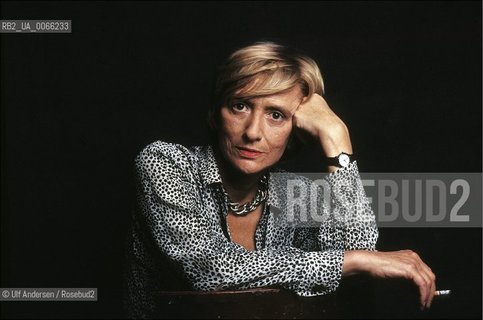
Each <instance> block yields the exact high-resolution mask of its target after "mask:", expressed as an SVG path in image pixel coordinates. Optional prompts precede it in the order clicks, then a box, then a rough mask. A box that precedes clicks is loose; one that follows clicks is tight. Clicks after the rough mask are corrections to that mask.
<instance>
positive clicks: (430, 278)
mask: <svg viewBox="0 0 483 320" xmlns="http://www.w3.org/2000/svg"><path fill="white" fill-rule="evenodd" d="M417 258H418V259H417V260H418V262H419V265H420V267H421V272H422V275H423V277H424V279H425V281H427V287H428V296H427V298H426V308H429V307H430V306H431V302H432V301H433V297H434V292H435V290H436V282H435V279H436V276H435V275H434V273H433V271H432V270H431V268H430V267H429V266H428V265H427V264H426V263H424V262H423V261H422V260H421V258H420V257H419V256H418V257H417Z"/></svg>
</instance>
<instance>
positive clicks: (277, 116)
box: [272, 112, 284, 121]
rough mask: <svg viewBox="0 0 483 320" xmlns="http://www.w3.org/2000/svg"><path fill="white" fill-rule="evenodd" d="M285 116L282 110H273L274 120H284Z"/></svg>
mask: <svg viewBox="0 0 483 320" xmlns="http://www.w3.org/2000/svg"><path fill="white" fill-rule="evenodd" d="M283 118H284V117H283V114H281V113H280V112H272V119H273V120H278V121H279V120H282V119H283Z"/></svg>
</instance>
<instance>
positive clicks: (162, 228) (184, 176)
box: [124, 141, 378, 318]
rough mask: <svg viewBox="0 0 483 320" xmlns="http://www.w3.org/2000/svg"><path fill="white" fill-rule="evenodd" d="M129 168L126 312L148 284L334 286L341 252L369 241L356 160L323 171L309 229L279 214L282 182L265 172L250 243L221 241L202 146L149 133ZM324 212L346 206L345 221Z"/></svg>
mask: <svg viewBox="0 0 483 320" xmlns="http://www.w3.org/2000/svg"><path fill="white" fill-rule="evenodd" d="M135 169H136V176H137V181H138V193H137V195H138V208H137V210H136V211H135V212H134V214H133V219H132V227H131V230H130V234H129V237H128V241H127V251H126V257H127V263H126V272H125V278H126V283H125V289H126V291H125V296H124V303H125V307H126V310H127V312H128V313H129V315H130V316H131V317H141V318H144V317H150V316H152V315H153V313H154V312H155V310H156V303H155V301H156V298H155V295H156V291H166V290H201V291H210V290H226V289H231V290H236V289H248V288H255V287H266V286H271V287H281V288H285V289H288V290H292V291H294V292H295V293H296V294H298V295H300V296H314V295H323V294H327V293H329V292H332V291H334V290H336V288H337V287H338V285H339V280H340V278H341V270H342V262H343V254H344V251H345V250H354V249H366V250H374V249H375V245H376V241H377V237H378V231H377V226H376V222H375V217H374V214H373V212H372V209H371V207H370V204H369V202H368V199H367V197H366V195H365V192H364V189H363V187H362V182H361V179H360V176H359V171H358V168H357V164H356V162H352V163H351V164H350V165H349V166H348V167H346V168H341V169H339V170H337V171H336V172H333V173H331V174H329V175H328V176H327V177H326V178H325V182H326V183H327V184H328V186H330V188H331V194H332V200H331V206H330V212H327V213H328V217H329V218H328V219H326V220H325V221H324V222H323V223H321V224H320V225H319V226H318V227H316V228H314V227H303V226H302V227H300V226H299V227H297V226H294V225H290V224H287V223H283V222H280V221H282V220H283V219H280V217H283V216H284V210H283V209H284V207H285V206H286V203H284V200H283V199H284V197H283V196H282V192H283V183H281V182H280V181H277V179H276V178H275V177H274V176H275V175H274V174H273V173H271V175H270V178H269V197H268V200H267V201H266V204H265V206H264V210H263V214H262V217H261V219H260V222H259V223H258V226H257V229H256V234H255V244H256V250H254V251H248V250H246V249H245V248H243V247H242V246H240V245H239V244H236V243H234V242H232V241H231V240H230V234H229V230H228V229H227V224H226V215H227V212H228V207H227V199H226V196H225V195H224V193H223V192H222V190H221V178H220V173H219V170H218V167H217V163H216V160H215V156H214V151H213V149H212V147H210V146H196V147H191V148H187V147H184V146H181V145H177V144H172V143H166V142H162V141H156V142H154V143H151V144H150V145H148V146H147V147H145V148H144V149H143V150H142V151H141V153H140V154H139V155H138V156H137V157H136V160H135ZM296 177H298V176H296ZM300 179H302V178H300ZM302 181H304V183H310V181H308V179H302ZM285 198H286V197H285ZM327 210H329V209H327ZM334 213H337V214H338V216H339V217H340V216H341V213H342V215H344V213H347V214H345V217H346V219H345V220H343V221H342V220H341V219H334V218H333V217H334V216H335V215H334ZM349 213H352V215H351V214H349ZM331 217H332V218H331ZM347 217H352V218H348V219H347Z"/></svg>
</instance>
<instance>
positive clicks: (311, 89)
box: [208, 42, 324, 130]
mask: <svg viewBox="0 0 483 320" xmlns="http://www.w3.org/2000/svg"><path fill="white" fill-rule="evenodd" d="M297 85H298V86H300V88H301V90H302V93H303V95H304V96H307V97H310V96H312V95H313V94H314V93H318V94H320V95H322V94H323V92H324V82H323V80H322V75H321V74H320V70H319V67H318V66H317V63H315V61H314V60H312V59H311V58H309V57H307V56H305V55H302V54H298V53H295V52H292V51H291V50H290V49H289V48H287V47H285V46H282V45H279V44H276V43H273V42H256V43H254V44H252V45H249V46H247V47H244V48H241V49H239V50H237V51H235V52H234V53H232V54H231V55H230V56H229V57H228V59H227V60H226V61H225V62H224V63H223V64H222V65H221V66H220V69H219V72H218V77H217V80H216V83H215V89H214V92H213V101H212V104H211V106H210V109H209V112H208V123H209V125H210V128H211V129H213V130H214V129H215V128H216V127H217V125H218V124H219V112H220V108H221V107H222V106H223V105H225V104H226V103H227V102H228V101H229V100H230V99H231V98H232V97H233V96H235V95H236V96H238V97H243V98H248V99H249V98H255V97H260V96H267V95H271V94H276V93H280V92H283V91H286V90H289V89H292V88H294V87H295V86H297Z"/></svg>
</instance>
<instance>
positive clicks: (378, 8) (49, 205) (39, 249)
mask: <svg viewBox="0 0 483 320" xmlns="http://www.w3.org/2000/svg"><path fill="white" fill-rule="evenodd" d="M1 18H2V19H70V20H72V26H73V32H72V33H71V34H2V35H1V36H0V39H1V112H2V114H1V121H2V126H1V128H2V132H1V139H2V142H1V145H2V163H1V165H2V167H1V181H2V199H1V206H2V207H1V208H2V216H1V244H2V252H1V254H2V255H1V261H2V263H1V268H2V269H1V287H52V288H55V287H95V288H98V294H99V301H98V302H97V303H93V302H88V303H82V302H58V303H47V302H30V303H21V302H12V303H1V309H2V317H54V318H55V317H60V318H66V317H77V318H78V317H94V316H97V317H115V316H119V315H121V311H120V296H121V284H122V273H121V272H122V264H123V249H124V246H123V245H124V238H125V234H126V230H127V227H128V223H129V215H130V213H131V210H132V207H133V203H134V202H133V199H134V198H133V176H132V172H133V170H132V168H133V159H134V157H135V155H136V154H137V153H138V152H139V151H140V150H141V148H142V147H144V146H145V145H146V144H148V143H150V142H152V141H155V140H158V139H163V140H168V141H173V142H178V143H182V144H185V145H193V144H205V143H207V138H208V135H207V134H206V131H205V122H204V119H205V113H206V109H207V107H208V102H209V94H210V89H211V85H212V79H213V76H214V71H215V68H216V66H217V65H218V64H219V63H220V62H221V60H222V59H223V58H224V57H225V56H226V55H227V54H228V53H229V52H231V51H232V50H233V49H234V48H237V47H240V46H242V45H245V44H247V43H249V42H252V41H257V40H262V39H271V40H280V41H282V42H283V43H285V44H289V45H293V46H295V47H297V48H300V49H302V50H304V51H305V52H306V53H307V54H309V55H310V56H312V57H313V58H315V60H316V61H317V62H318V63H319V66H320V68H321V71H322V74H323V76H324V80H325V83H326V98H327V100H328V102H329V104H330V105H331V106H332V108H333V109H334V110H335V111H336V112H337V113H338V114H339V115H340V117H341V118H342V119H343V120H344V121H345V122H346V124H347V125H348V127H349V128H350V132H351V137H352V142H353V145H354V150H355V153H356V154H357V158H358V163H359V167H360V170H361V171H363V172H481V162H482V158H481V149H482V140H481V128H482V127H481V124H482V123H481V119H482V113H481V112H482V108H481V88H482V83H481V2H478V1H477V2H464V1H458V2H456V1H455V2H340V3H339V2H243V3H241V2H224V3H218V2H217V3H211V2H200V3H191V2H176V3H174V2H171V3H170V2H162V3H155V2H144V3H142V2H41V1H38V2H37V1H36V2H2V3H1ZM306 152H308V153H310V152H309V151H306ZM308 158H310V157H306V156H303V157H301V158H300V159H298V161H296V162H294V163H292V164H291V165H292V169H293V170H298V169H301V170H303V171H306V172H307V171H311V170H317V168H318V163H317V162H315V161H312V160H307V159H308ZM311 159H313V157H312V158H311ZM289 166H290V165H289ZM380 233H381V235H380V242H379V250H396V249H403V248H411V249H413V250H415V251H417V252H418V253H419V254H420V255H421V256H422V257H423V259H424V260H425V261H426V262H427V263H428V264H429V265H430V266H431V267H432V269H433V271H434V272H435V273H436V275H437V276H438V285H439V287H440V288H442V289H445V288H449V289H452V290H453V296H452V297H451V299H449V300H447V301H446V302H445V303H444V304H439V305H435V307H434V308H433V310H432V311H431V312H429V313H427V316H428V317H457V318H461V317H481V301H482V298H481V228H470V229H469V228H466V229H456V228H450V229H440V228H432V229H417V228H415V229H407V228H406V229H395V228H387V229H381V231H380ZM385 297H386V299H387V296H386V295H383V296H381V297H379V298H380V299H381V300H379V301H380V302H379V303H380V308H384V305H386V304H385V302H384V298H385ZM387 305H390V304H387ZM395 313H396V312H395ZM388 314H389V315H390V316H395V317H397V316H398V314H397V313H396V314H391V313H390V310H389V313H388Z"/></svg>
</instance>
